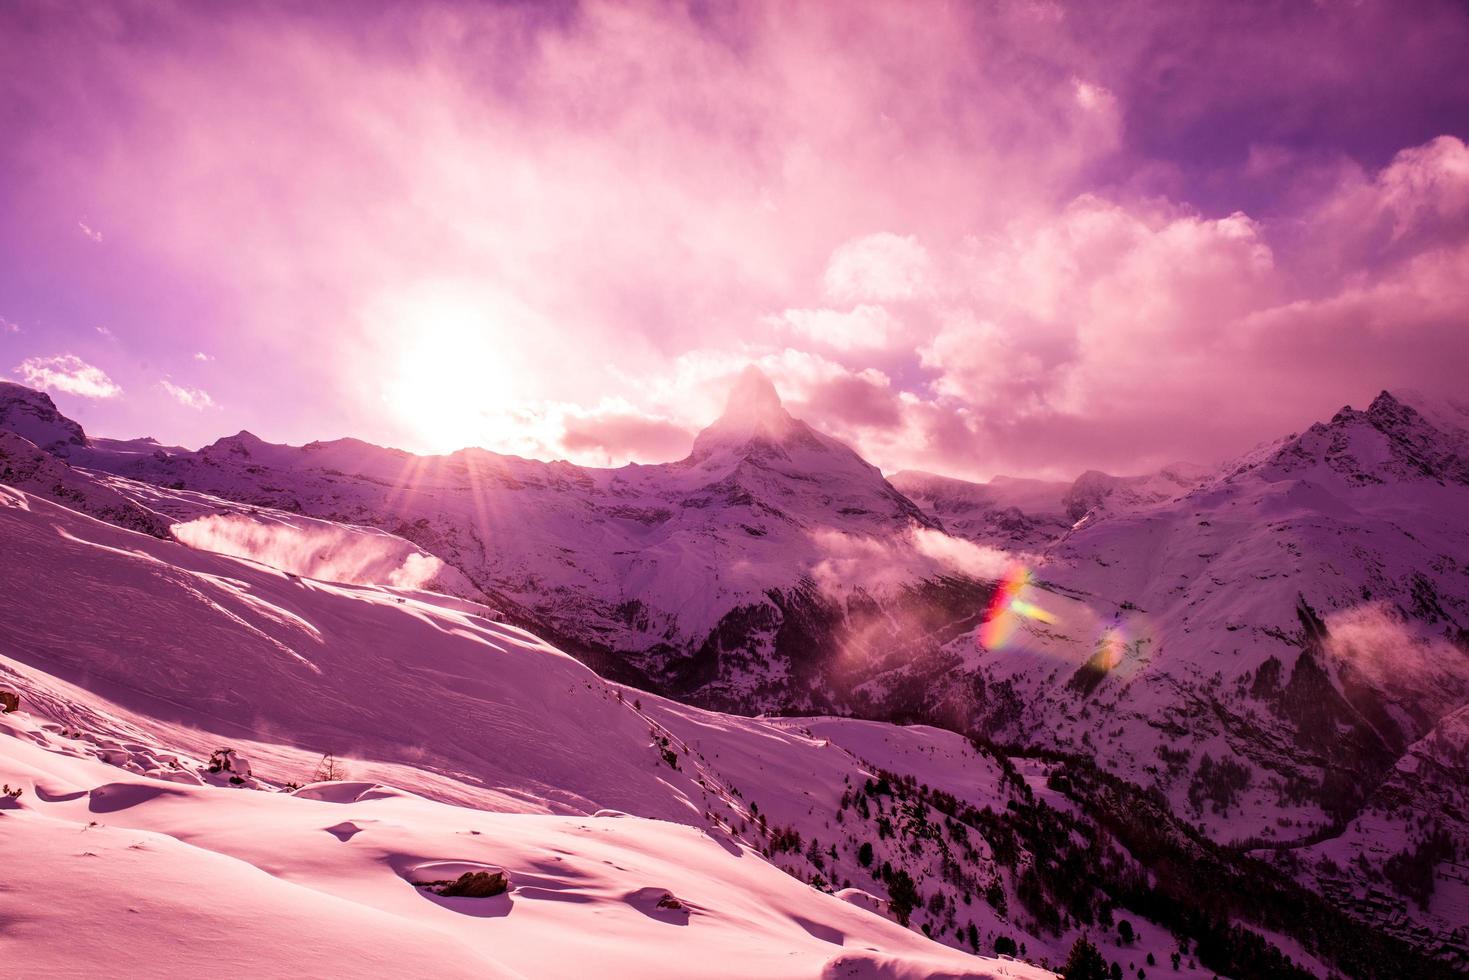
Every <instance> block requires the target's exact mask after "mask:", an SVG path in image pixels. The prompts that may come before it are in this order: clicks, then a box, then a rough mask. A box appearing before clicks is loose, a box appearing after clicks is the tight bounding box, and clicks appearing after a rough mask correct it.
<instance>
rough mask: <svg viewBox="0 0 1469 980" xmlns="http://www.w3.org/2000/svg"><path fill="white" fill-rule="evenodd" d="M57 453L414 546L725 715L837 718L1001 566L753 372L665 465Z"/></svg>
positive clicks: (235, 443)
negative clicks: (854, 690)
mask: <svg viewBox="0 0 1469 980" xmlns="http://www.w3.org/2000/svg"><path fill="white" fill-rule="evenodd" d="M42 397H44V396H42ZM48 434H49V433H48ZM57 448H58V451H61V452H63V453H64V454H65V456H66V458H67V459H68V460H69V461H70V462H71V463H73V464H75V465H80V466H84V467H88V468H91V469H93V470H104V471H109V472H111V473H114V474H118V475H121V476H124V477H128V478H131V479H133V480H136V481H142V482H146V483H150V484H154V485H156V486H158V487H161V488H164V489H165V490H167V491H197V492H202V493H204V494H208V495H212V496H215V497H220V498H225V499H227V500H230V501H237V502H240V503H246V504H249V505H252V506H256V507H262V508H271V509H274V510H277V511H282V512H287V513H293V514H299V515H305V516H309V517H315V518H322V519H327V520H331V521H335V522H342V523H347V524H353V525H358V526H372V527H376V528H378V529H381V530H383V531H387V532H389V533H391V534H394V535H398V536H400V537H402V538H405V539H407V540H409V541H412V542H413V543H414V544H415V545H416V546H417V547H418V548H420V549H421V550H422V551H424V552H425V553H426V554H429V555H432V556H435V557H437V558H439V559H442V560H443V561H444V562H446V563H447V564H448V565H449V566H451V567H453V568H454V569H457V570H458V571H459V572H461V573H463V575H464V576H466V577H467V581H468V583H469V586H468V588H467V590H466V591H465V592H464V593H462V594H466V595H469V596H472V597H482V598H485V599H487V600H488V601H489V602H490V603H491V604H492V605H493V606H495V607H496V608H497V609H499V610H502V611H503V613H504V614H505V615H506V616H507V617H509V618H510V619H512V620H513V621H515V622H518V623H520V624H521V625H524V626H527V627H530V628H533V629H535V630H536V631H537V632H538V633H540V634H541V635H544V636H547V637H548V638H551V639H553V640H554V641H555V642H557V643H558V644H560V645H561V646H563V647H564V648H566V649H568V650H571V651H573V652H574V653H576V654H577V655H578V656H580V657H582V658H583V659H584V660H586V661H587V662H588V663H590V664H592V665H593V666H595V667H597V668H598V669H599V670H600V671H602V672H603V673H604V674H606V675H608V676H612V677H617V678H620V679H624V680H629V681H633V682H636V683H639V684H641V685H643V686H645V687H653V688H656V689H659V690H663V691H666V692H670V693H676V694H680V695H682V696H686V697H691V698H693V699H695V700H697V701H698V702H699V703H702V704H706V705H711V706H725V707H737V708H741V709H747V710H770V711H774V710H790V709H792V708H804V709H812V708H822V707H829V706H832V705H834V704H837V703H839V702H840V701H841V700H842V699H843V698H844V697H845V694H844V691H846V690H847V689H848V688H849V687H850V686H851V684H852V683H853V681H852V679H851V676H849V675H856V676H859V677H860V674H861V672H862V671H861V670H860V669H858V668H862V667H863V665H865V664H867V663H868V662H869V661H871V660H873V659H877V658H882V659H898V658H901V657H903V656H906V655H909V654H910V653H911V651H913V650H915V649H931V648H935V647H936V645H937V643H938V642H939V641H941V640H942V639H945V638H947V637H948V636H950V635H953V634H954V633H955V632H957V631H958V629H961V628H962V626H963V622H962V621H964V620H965V617H967V618H968V619H967V621H968V622H969V623H971V624H972V623H973V622H975V621H977V617H978V615H979V613H980V612H982V610H983V608H984V603H985V601H986V599H987V596H988V587H987V586H986V585H985V584H984V582H983V579H987V578H993V577H994V576H995V575H996V574H997V573H998V570H999V568H1001V567H1002V565H1003V560H1004V559H1003V556H1000V555H998V554H996V553H994V552H992V551H988V550H984V549H980V548H975V547H973V546H971V545H969V544H968V543H967V542H965V541H963V540H958V539H952V538H950V537H949V536H947V535H945V534H944V533H943V532H942V524H941V522H940V521H938V520H937V519H935V518H933V517H931V516H929V515H928V514H927V513H925V511H924V510H923V509H922V508H920V507H919V506H917V505H916V504H915V503H914V502H913V501H911V500H909V499H908V498H907V497H905V496H904V495H903V494H902V493H900V492H898V491H897V490H896V489H894V488H893V486H892V485H891V484H890V483H888V482H887V481H886V480H885V479H884V478H883V476H882V474H881V473H880V472H879V471H878V470H877V469H876V468H875V467H873V466H871V465H870V464H868V463H866V462H865V461H864V460H862V459H861V457H859V456H858V455H857V454H856V453H855V452H853V451H852V450H851V449H850V448H849V447H848V446H846V445H844V444H843V443H841V442H838V441H837V440H834V439H831V438H829V437H827V436H824V435H822V434H821V433H819V432H817V431H815V430H814V429H812V428H811V427H810V426H808V425H806V424H805V423H804V422H801V421H799V420H796V419H793V418H792V417H791V416H790V415H789V413H787V412H786V410H785V409H784V407H783V406H782V405H781V403H780V400H779V398H778V396H777V395H776V392H775V390H774V388H773V387H772V386H771V384H770V382H769V381H768V380H767V379H766V378H765V377H764V376H763V375H761V374H759V373H758V372H751V373H749V374H747V375H746V376H745V377H744V378H743V379H742V380H741V382H740V383H739V384H738V385H737V386H736V387H735V388H734V389H733V390H732V392H731V393H730V396H729V403H728V407H727V409H726V411H725V413H724V414H723V416H722V417H721V418H720V419H718V420H717V421H716V422H714V423H713V424H712V425H711V426H710V427H709V428H708V429H706V430H705V431H704V432H702V433H701V434H700V435H699V437H698V439H697V440H696V441H695V443H694V446H693V449H692V451H691V452H690V454H689V455H688V457H686V458H685V459H683V460H680V461H678V462H675V463H668V464H662V465H657V466H638V465H630V466H625V467H621V468H618V469H591V468H584V467H577V466H573V465H572V464H570V463H565V462H557V463H543V462H539V461H534V460H526V459H520V458H518V457H511V456H501V455H497V454H495V453H490V452H487V451H484V450H479V449H467V450H463V451H460V452H457V453H454V454H451V455H448V456H433V457H419V456H413V455H410V454H408V453H404V452H401V451H397V450H392V449H382V448H379V447H376V446H371V445H368V444H366V443H362V442H359V441H356V440H350V439H343V440H337V441H334V442H326V443H311V444H309V445H306V446H301V447H291V446H275V445H270V444H268V443H265V442H263V441H262V440H260V439H258V438H256V437H255V436H253V435H251V434H250V433H247V432H242V433H240V434H238V435H235V436H231V437H229V438H225V439H221V440H219V441H218V442H215V443H214V444H212V445H210V446H206V447H205V448H203V449H202V450H200V451H198V452H177V451H169V450H166V449H164V448H162V447H157V446H156V445H155V444H152V443H118V442H110V443H107V442H101V441H99V442H95V443H90V444H78V443H75V442H72V443H68V444H65V445H58V446H57ZM152 496H153V499H151V500H149V501H148V502H147V503H148V506H150V507H153V508H155V509H158V510H160V511H164V512H169V511H171V509H174V510H176V508H175V505H173V504H171V503H169V501H167V500H164V499H159V498H158V495H157V494H153V495H152ZM879 558H880V560H878V559H879Z"/></svg>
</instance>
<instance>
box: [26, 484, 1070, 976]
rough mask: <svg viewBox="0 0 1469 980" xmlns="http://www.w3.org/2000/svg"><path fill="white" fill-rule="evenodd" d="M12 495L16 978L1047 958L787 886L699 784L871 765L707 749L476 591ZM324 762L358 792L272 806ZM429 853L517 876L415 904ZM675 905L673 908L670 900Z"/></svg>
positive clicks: (990, 971) (749, 736) (796, 778)
mask: <svg viewBox="0 0 1469 980" xmlns="http://www.w3.org/2000/svg"><path fill="white" fill-rule="evenodd" d="M0 494H3V496H0V540H3V541H4V542H5V545H6V553H7V561H6V562H5V563H3V565H0V594H3V595H4V596H5V597H6V602H5V604H4V607H3V610H0V649H3V650H5V651H7V653H6V655H5V656H3V657H0V688H4V689H6V690H12V691H18V692H19V693H20V694H21V695H22V698H23V702H22V709H21V710H20V711H19V712H16V713H13V714H9V715H5V716H4V721H3V734H4V735H6V736H10V737H3V738H0V780H3V781H4V782H5V783H8V784H9V785H11V786H12V787H19V788H21V789H22V790H23V794H22V795H21V797H20V798H19V800H17V801H15V802H14V803H8V804H7V808H6V809H4V810H0V821H3V824H0V826H3V827H4V829H5V833H3V834H0V837H3V839H4V844H3V845H0V847H4V848H5V864H6V878H7V890H6V892H5V893H4V896H3V897H0V903H5V904H6V905H7V906H9V907H4V912H5V913H6V914H7V918H9V917H10V916H11V915H12V914H14V915H15V916H17V917H18V922H19V925H18V926H17V927H16V928H14V929H11V930H8V931H7V933H6V935H5V937H4V938H3V939H0V950H4V951H5V952H6V953H7V955H10V956H11V957H12V959H13V961H16V962H19V961H20V960H18V959H15V958H16V957H20V956H22V955H24V957H25V960H24V962H25V963H26V969H30V970H34V971H35V972H36V973H38V974H43V975H55V976H67V975H78V974H80V973H82V972H85V971H86V969H87V964H89V963H95V962H96V960H95V957H96V956H97V955H98V950H99V948H100V947H101V945H103V943H102V942H101V941H99V940H98V939H97V937H110V939H109V940H108V942H110V943H111V944H113V945H119V944H121V945H126V946H127V947H128V948H127V950H126V951H125V954H124V959H123V960H122V961H120V962H119V967H120V972H121V973H122V975H138V974H140V973H144V972H147V971H146V969H144V968H143V966H142V965H143V964H148V963H157V962H160V961H161V962H166V963H169V964H171V966H173V967H174V968H176V969H183V970H184V971H185V972H196V971H197V970H199V969H202V968H204V966H205V964H208V966H209V969H210V971H211V972H217V973H222V974H223V975H227V976H243V975H246V974H247V973H251V972H252V971H259V970H267V971H273V972H276V973H296V974H297V975H299V973H300V972H305V973H307V974H311V975H325V974H326V973H327V972H331V971H327V970H326V969H325V968H324V964H339V965H340V969H341V970H344V971H346V972H356V973H358V974H359V975H361V974H363V973H366V974H369V975H373V974H381V973H386V972H388V965H389V964H393V963H401V962H403V961H404V960H405V959H407V958H408V956H409V952H410V951H411V950H412V949H414V947H415V946H416V945H419V944H425V945H429V946H433V947H434V948H435V949H436V950H437V951H436V952H435V953H433V954H432V957H433V958H432V959H431V960H422V959H421V958H420V960H415V962H425V963H428V964H430V965H432V966H433V967H434V968H435V969H437V968H438V967H439V966H442V967H443V969H444V971H445V972H446V973H447V974H448V975H461V974H464V975H468V974H469V973H479V974H481V975H483V974H484V973H488V974H489V975H492V976H500V975H504V976H519V975H524V976H584V975H586V973H587V972H588V971H589V970H591V969H593V967H594V966H595V967H596V968H597V969H598V970H600V971H602V972H605V973H608V974H609V975H617V976H748V975H751V974H755V975H761V976H777V977H780V976H827V975H833V976H845V975H851V976H892V977H908V976H915V977H916V976H927V975H930V974H932V975H953V976H990V975H1013V976H1041V975H1043V974H1041V973H1040V972H1039V971H1026V970H1025V969H1024V968H1022V967H1020V966H1018V965H1014V964H1011V965H1008V966H1006V967H1000V966H998V965H997V964H996V963H995V962H994V961H985V960H982V959H977V958H974V957H972V956H969V955H967V954H960V953H957V952H954V951H951V950H949V949H947V948H946V947H944V946H941V945H937V944H934V943H932V942H930V941H929V940H927V939H925V938H923V937H922V936H921V935H920V934H918V933H916V932H913V931H909V930H905V929H903V928H901V927H900V926H898V925H895V924H893V923H891V922H889V921H887V920H886V919H884V918H883V917H882V916H880V915H874V914H873V913H871V912H869V911H865V910H862V909H860V908H858V907H857V906H855V905H853V904H851V903H849V902H844V901H841V900H840V899H838V898H835V897H832V896H829V895H823V894H822V893H821V892H819V891H817V890H815V889H812V888H810V887H809V886H807V885H806V884H804V883H802V882H801V881H800V880H798V879H797V878H795V877H791V876H789V875H787V874H785V873H783V872H782V871H781V870H779V869H778V868H777V867H775V866H773V865H772V864H769V863H767V862H766V861H764V860H762V859H761V858H760V857H759V856H758V855H757V854H756V853H755V852H754V850H752V848H753V847H755V846H757V845H758V841H759V839H760V835H759V832H758V831H757V830H756V829H755V826H754V820H753V819H752V817H751V814H750V813H749V811H748V809H746V808H745V805H744V804H743V803H742V801H741V799H740V798H739V797H737V796H733V795H731V794H728V793H723V794H721V793H720V792H719V791H718V790H717V789H716V788H715V787H722V786H724V785H726V784H727V779H726V777H723V776H721V775H719V774H718V769H717V760H718V759H719V757H721V756H728V757H729V758H730V759H731V760H732V761H734V762H737V763H738V764H740V765H746V766H770V767H772V768H774V767H776V766H782V767H786V768H787V769H788V770H789V771H790V772H791V774H792V777H793V778H792V780H791V783H790V786H791V788H790V789H789V790H788V789H787V788H786V784H785V783H784V782H782V781H778V780H773V781H771V782H770V784H769V785H764V786H762V787H761V790H760V792H759V794H758V795H759V796H760V798H761V799H763V800H764V801H765V804H766V809H767V812H770V813H772V814H787V813H788V814H789V817H788V818H787V819H790V820H792V821H794V820H795V819H796V813H797V810H798V809H800V810H803V811H805V812H803V813H802V816H803V818H809V817H810V816H811V815H810V812H809V810H808V809H807V806H806V804H805V803H803V802H800V801H799V800H797V799H796V798H793V797H789V796H788V793H789V794H794V793H798V792H799V791H798V790H796V789H795V788H794V787H797V786H799V787H811V786H814V785H817V784H818V782H819V781H825V782H827V783H829V784H832V785H835V784H839V783H841V782H843V781H846V780H851V779H853V778H859V779H860V778H865V775H866V773H865V772H864V771H863V770H862V769H860V767H859V766H858V765H857V764H856V763H855V762H854V761H853V760H852V759H851V758H850V757H848V756H845V755H843V754H841V753H836V752H834V751H831V750H827V749H823V747H821V746H819V745H818V744H816V743H815V742H813V741H812V740H810V739H807V738H804V737H802V736H800V735H797V734H793V733H788V732H785V731H783V730H781V729H778V728H772V727H770V726H766V725H762V724H760V723H758V722H754V721H750V720H742V719H729V720H728V723H727V727H728V730H729V731H732V732H737V733H738V735H737V736H730V737H731V738H735V739H736V741H735V742H733V743H731V744H729V745H725V744H724V743H722V742H720V741H719V740H718V739H713V740H709V739H706V740H705V748H706V749H707V750H710V751H709V752H705V753H704V755H709V754H711V753H712V757H713V759H712V761H710V762H708V763H705V762H704V761H702V759H701V755H700V752H699V751H698V750H695V749H694V748H693V747H692V746H689V747H688V748H687V749H685V748H684V746H685V743H684V742H683V741H682V739H683V736H676V735H675V736H671V733H670V731H669V729H668V728H664V727H662V726H660V725H659V723H658V721H657V717H658V716H657V715H652V714H648V713H645V709H644V708H643V707H642V706H641V703H640V699H639V698H638V697H634V696H624V695H623V694H622V692H621V691H620V689H616V688H613V687H610V686H609V685H607V684H606V683H605V682H603V681H601V680H600V679H599V678H597V677H596V676H595V675H594V674H592V673H591V672H590V671H589V670H587V669H586V668H585V667H584V666H583V665H581V664H580V663H578V662H577V661H575V660H573V659H572V658H570V657H568V656H566V655H564V654H562V653H560V652H558V651H556V650H554V649H553V648H550V647H548V646H546V645H545V644H543V643H541V642H540V641H538V640H537V639H535V638H534V637H532V636H530V635H528V634H525V633H523V632H521V631H519V630H516V629H514V628H512V627H506V626H502V625H499V624H496V623H494V622H492V621H490V620H489V619H487V618H486V616H485V615H484V614H485V610H484V609H483V607H479V606H476V605H474V604H472V603H468V602H464V601H462V600H457V599H452V598H449V597H445V596H441V595H434V594H431V593H423V592H410V591H404V590H393V589H387V588H376V587H366V586H348V585H342V584H331V583H324V582H320V581H315V580H311V579H306V578H300V577H294V576H289V575H287V574H284V573H282V572H279V571H277V570H275V569H271V568H268V567H265V566H262V565H259V564H257V563H254V562H250V561H244V560H241V559H237V558H231V557H227V556H221V555H214V554H209V553H204V552H200V551H195V550H190V549H187V548H185V547H183V546H181V545H179V544H176V543H172V542H164V541H158V540H156V539H153V538H150V537H147V536H144V535H140V534H136V533H132V532H129V531H125V530H121V529H118V528H115V527H112V526H110V525H106V524H103V523H101V522H99V521H95V520H92V519H90V518H87V517H85V516H83V515H81V514H78V513H76V512H73V511H69V510H66V509H65V508H62V507H59V506H57V505H54V504H52V503H50V502H48V501H45V500H41V499H39V498H37V497H34V496H31V495H29V494H26V493H24V492H21V491H17V490H13V489H3V490H0ZM647 697H649V698H650V706H649V708H648V709H646V711H647V712H652V711H653V710H654V709H653V707H652V704H651V702H652V698H651V696H647ZM659 710H660V711H662V712H671V713H673V714H676V713H677V710H678V709H675V708H673V707H672V706H665V707H661V708H660V709H659ZM688 710H693V709H688ZM671 717H672V715H670V718H671ZM704 717H705V718H706V719H708V718H714V717H715V716H711V715H705V716H704ZM660 739H669V741H670V743H671V744H672V745H673V746H674V748H673V749H672V750H669V751H671V752H672V753H674V760H673V764H670V763H669V762H668V761H667V760H666V759H665V757H664V752H665V750H666V748H667V746H665V745H663V744H660V741H659V740H660ZM223 746H230V747H232V748H233V749H235V751H236V753H237V754H238V755H239V756H248V757H249V760H250V761H249V771H248V772H247V773H244V774H242V775H239V776H237V777H236V778H237V779H238V781H239V785H238V786H234V785H231V783H230V779H229V778H228V777H229V773H227V772H221V773H211V772H209V771H208V768H207V765H206V763H207V762H208V760H209V758H210V756H211V754H212V753H213V752H214V751H215V750H216V749H218V748H221V747H223ZM324 753H331V754H333V755H334V756H335V758H336V760H337V762H338V764H341V765H345V766H346V767H347V768H348V769H349V771H350V775H352V776H353V777H355V778H357V779H359V780H365V781H359V782H335V783H329V784H321V785H319V786H317V785H313V786H307V787H305V788H304V789H300V790H298V791H296V792H295V793H290V792H283V791H282V790H283V789H286V790H288V789H289V784H291V783H296V782H304V781H307V780H309V779H310V778H311V773H312V771H313V769H315V768H316V767H317V766H318V764H319V760H320V758H321V756H322V755H323V754H324ZM818 774H820V775H818ZM377 782H381V783H390V784H393V785H396V786H400V787H403V789H383V788H381V787H378V786H377V785H376V783H377ZM405 790H407V791H408V792H405ZM801 799H802V800H804V797H801ZM434 800H441V801H446V802H454V803H458V804H461V806H458V807H456V806H449V805H446V802H433V801H434ZM463 806H473V807H474V808H475V809H464V808H462V807H463ZM618 813H631V814H637V816H636V817H618V816H617V814H618ZM648 818H657V819H648ZM739 824H743V825H744V829H743V830H737V829H736V826H737V825H739ZM808 832H809V831H808ZM796 860H799V856H798V857H797V859H796ZM433 862H461V863H466V862H467V863H469V864H472V865H493V866H497V867H503V868H507V869H508V870H509V871H510V874H511V879H512V882H513V883H514V887H513V888H512V891H511V892H510V894H509V896H508V897H507V898H502V899H499V900H473V899H447V898H446V899H436V898H431V897H426V896H425V895H424V894H421V893H420V892H418V891H417V890H416V889H415V888H414V887H413V886H412V885H411V882H412V881H413V880H417V879H418V878H419V877H422V876H423V875H427V874H430V873H448V872H443V871H442V869H440V870H438V871H434V870H433V869H425V868H423V867H422V866H424V865H428V864H432V863H433ZM73 864H75V868H73ZM456 873H457V872H456ZM73 879H77V880H78V881H79V883H78V884H75V885H73V884H72V881H73ZM665 892H668V893H672V894H673V895H675V896H676V897H677V898H678V900H679V902H680V903H681V904H683V905H684V906H685V907H684V908H683V909H662V908H659V907H657V903H658V900H659V899H660V898H661V896H662V895H663V894H664V893H665ZM42 894H45V895H48V896H52V900H49V901H48V902H47V903H45V907H44V909H41V910H40V911H34V910H36V909H38V908H40V906H38V905H37V903H36V901H35V900H36V897H37V896H39V895H42ZM481 901H482V902H483V904H479V903H480V902H481ZM129 910H137V911H136V912H132V911H129ZM134 915H137V916H139V918H136V919H134V918H132V916H134ZM303 930H305V931H304V932H303ZM364 934H371V935H374V936H379V937H381V942H380V943H375V944H368V945H364V944H362V943H361V936H362V935H364ZM302 935H307V936H312V937H320V942H319V943H318V942H315V940H313V944H312V947H311V949H310V950H309V951H308V952H306V953H304V954H301V956H304V957H305V958H304V959H303V958H301V956H293V957H287V956H286V955H284V954H282V953H279V952H277V951H278V950H280V949H283V948H284V949H290V948H292V947H294V946H299V945H300V942H299V937H300V936H302ZM354 935H355V936H357V937H358V941H357V942H356V943H353V942H352V940H351V937H352V936H354ZM215 936H218V937H239V939H240V940H242V941H230V940H228V939H221V940H219V941H218V942H215V941H208V940H207V937H215ZM293 936H294V937H297V938H294V939H293ZM244 937H248V941H243V940H244ZM191 939H192V941H189V940H191ZM258 946H264V947H266V949H265V950H264V951H261V950H259V949H257V947H258ZM179 947H185V948H183V949H180V948H179ZM160 957H161V958H162V959H161V960H160ZM128 964H132V966H131V967H129V965H128ZM1001 970H1005V971H1008V973H1002V972H1000V971H1001Z"/></svg>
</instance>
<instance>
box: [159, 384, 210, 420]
mask: <svg viewBox="0 0 1469 980" xmlns="http://www.w3.org/2000/svg"><path fill="white" fill-rule="evenodd" d="M158 387H160V388H162V389H163V390H164V391H166V392H168V396H169V397H170V398H172V399H173V400H174V401H176V402H178V403H179V404H180V405H182V406H184V407H185V408H192V409H194V410H195V411H201V412H202V411H203V410H204V409H206V408H217V407H218V406H217V405H216V404H215V401H214V399H213V398H211V397H210V396H209V392H207V391H205V390H204V389H203V388H190V387H188V386H186V385H176V384H174V383H173V382H172V381H170V380H168V379H167V378H164V379H163V380H162V381H159V382H158Z"/></svg>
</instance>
